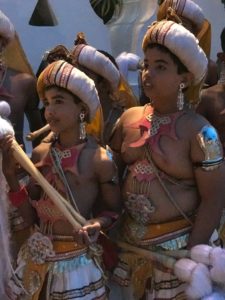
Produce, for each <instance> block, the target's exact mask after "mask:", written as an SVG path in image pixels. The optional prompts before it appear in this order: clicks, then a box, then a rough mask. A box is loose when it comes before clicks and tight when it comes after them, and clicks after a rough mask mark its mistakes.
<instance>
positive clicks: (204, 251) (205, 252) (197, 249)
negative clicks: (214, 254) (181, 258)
mask: <svg viewBox="0 0 225 300" xmlns="http://www.w3.org/2000/svg"><path fill="white" fill-rule="evenodd" d="M211 250H212V247H210V246H208V245H196V246H194V247H193V248H191V254H190V256H191V259H193V260H194V261H196V262H199V263H202V264H205V265H209V264H210V262H209V256H210V252H211Z"/></svg>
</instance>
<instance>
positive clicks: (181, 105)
mask: <svg viewBox="0 0 225 300" xmlns="http://www.w3.org/2000/svg"><path fill="white" fill-rule="evenodd" d="M184 88H185V84H184V83H183V82H181V84H180V86H179V92H178V96H177V108H178V110H182V109H183V108H184V93H183V89H184Z"/></svg>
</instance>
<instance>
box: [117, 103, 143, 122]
mask: <svg viewBox="0 0 225 300" xmlns="http://www.w3.org/2000/svg"><path fill="white" fill-rule="evenodd" d="M144 111H145V106H134V107H131V108H129V109H127V110H126V111H125V112H124V113H123V114H122V116H121V117H120V122H121V123H123V124H126V123H127V122H129V123H130V122H134V121H137V120H138V119H140V118H141V117H142V115H143V113H144Z"/></svg>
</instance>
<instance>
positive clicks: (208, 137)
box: [195, 125, 223, 171]
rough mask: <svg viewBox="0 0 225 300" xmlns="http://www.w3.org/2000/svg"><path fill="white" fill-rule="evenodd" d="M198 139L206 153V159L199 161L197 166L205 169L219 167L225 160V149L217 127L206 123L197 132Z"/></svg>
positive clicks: (209, 169)
mask: <svg viewBox="0 0 225 300" xmlns="http://www.w3.org/2000/svg"><path fill="white" fill-rule="evenodd" d="M197 140H198V142H199V145H200V147H201V149H202V150H203V152H204V154H205V159H204V160H203V161H202V162H197V163H196V164H195V166H196V167H201V168H202V169H203V170H205V171H211V170H214V169H216V168H218V167H219V166H220V165H221V164H222V162H223V149H222V145H221V143H220V140H219V136H218V133H217V131H216V129H215V128H214V127H213V126H211V125H205V126H204V127H202V129H201V130H200V132H199V133H198V134H197Z"/></svg>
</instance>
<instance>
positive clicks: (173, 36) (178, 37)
mask: <svg viewBox="0 0 225 300" xmlns="http://www.w3.org/2000/svg"><path fill="white" fill-rule="evenodd" d="M154 43H156V44H160V45H163V46H165V47H166V48H168V49H169V50H170V52H172V53H173V54H174V55H176V56H177V57H178V58H179V60H180V61H181V62H182V63H183V64H184V65H185V67H186V68H187V69H188V70H189V72H191V73H192V74H193V76H194V85H197V84H198V83H200V82H201V80H202V79H203V78H204V76H205V74H206V71H207V65H208V60H207V57H206V55H205V53H204V51H203V50H202V49H201V47H199V45H198V40H197V39H196V38H195V36H194V35H193V34H192V33H191V32H190V31H189V30H187V29H186V28H184V27H183V26H182V25H180V24H177V23H175V22H173V21H167V20H164V21H160V22H154V23H153V24H152V25H151V26H150V27H149V29H148V30H147V32H146V34H145V36H144V39H143V42H142V48H143V50H144V51H145V50H146V48H147V46H148V45H149V44H154Z"/></svg>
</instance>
